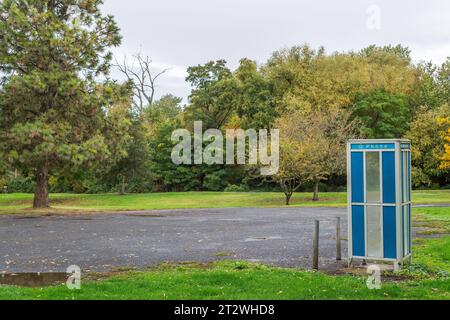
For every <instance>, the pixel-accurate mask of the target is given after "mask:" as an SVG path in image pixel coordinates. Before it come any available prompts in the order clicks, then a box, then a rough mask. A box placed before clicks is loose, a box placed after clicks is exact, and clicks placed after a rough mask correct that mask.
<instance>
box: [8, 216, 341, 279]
mask: <svg viewBox="0 0 450 320" xmlns="http://www.w3.org/2000/svg"><path fill="white" fill-rule="evenodd" d="M338 216H339V217H341V230H342V231H341V232H342V233H341V234H342V237H343V238H344V240H343V241H342V256H343V257H344V258H345V257H346V255H347V241H346V239H345V238H346V235H347V217H346V208H264V209H261V208H229V209H189V210H166V211H141V212H118V213H108V214H96V215H69V216H42V217H25V216H22V217H21V216H1V217H0V273H10V272H65V271H66V268H67V267H68V266H69V265H78V266H80V267H81V268H82V269H83V270H84V271H106V270H110V269H112V268H114V267H139V268H142V267H147V266H152V265H155V264H158V263H162V262H184V261H196V262H208V261H214V260H219V259H241V260H249V261H255V262H262V263H267V264H271V265H278V266H291V267H304V268H309V267H310V262H311V250H312V231H313V222H314V220H315V219H318V220H320V221H321V224H320V258H321V265H323V266H324V267H325V266H329V265H331V264H333V263H335V262H334V260H335V254H336V249H335V248H336V242H335V233H336V231H335V230H336V229H335V228H336V217H338Z"/></svg>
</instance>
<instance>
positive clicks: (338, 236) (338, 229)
mask: <svg viewBox="0 0 450 320" xmlns="http://www.w3.org/2000/svg"><path fill="white" fill-rule="evenodd" d="M336 260H337V261H340V260H342V257H341V217H337V220H336Z"/></svg>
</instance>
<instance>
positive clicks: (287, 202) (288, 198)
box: [285, 193, 292, 206]
mask: <svg viewBox="0 0 450 320" xmlns="http://www.w3.org/2000/svg"><path fill="white" fill-rule="evenodd" d="M285 195H286V205H287V206H288V205H289V204H290V202H291V197H292V193H285Z"/></svg>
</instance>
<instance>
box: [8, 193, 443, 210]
mask: <svg viewBox="0 0 450 320" xmlns="http://www.w3.org/2000/svg"><path fill="white" fill-rule="evenodd" d="M320 196H321V200H320V201H318V202H313V201H311V197H312V195H311V193H296V194H294V196H293V198H292V202H291V206H345V205H346V201H347V198H346V197H347V196H346V193H344V192H341V193H338V192H330V193H321V194H320ZM32 198H33V195H31V194H7V195H4V194H1V195H0V214H2V213H3V214H6V213H20V212H23V211H24V210H25V211H27V210H28V209H29V208H30V207H31V204H32ZM50 199H51V206H52V208H53V209H54V210H59V211H62V212H63V211H66V210H67V211H69V210H75V211H108V210H151V209H185V208H225V207H282V206H284V195H283V194H282V193H281V192H280V193H277V192H242V193H234V192H229V193H228V192H179V193H148V194H129V195H125V196H119V195H116V194H95V195H89V194H52V195H51V196H50ZM413 201H414V203H416V204H418V203H423V204H425V203H450V190H433V191H415V192H413Z"/></svg>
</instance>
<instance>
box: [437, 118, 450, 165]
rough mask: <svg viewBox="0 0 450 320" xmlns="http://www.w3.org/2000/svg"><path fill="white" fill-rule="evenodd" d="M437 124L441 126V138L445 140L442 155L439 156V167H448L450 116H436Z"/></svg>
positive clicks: (449, 163) (449, 158)
mask: <svg viewBox="0 0 450 320" xmlns="http://www.w3.org/2000/svg"><path fill="white" fill-rule="evenodd" d="M437 125H438V126H439V128H442V129H441V131H440V136H441V138H442V139H443V140H444V141H445V145H444V155H443V156H442V157H441V164H440V169H450V117H438V118H437Z"/></svg>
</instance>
